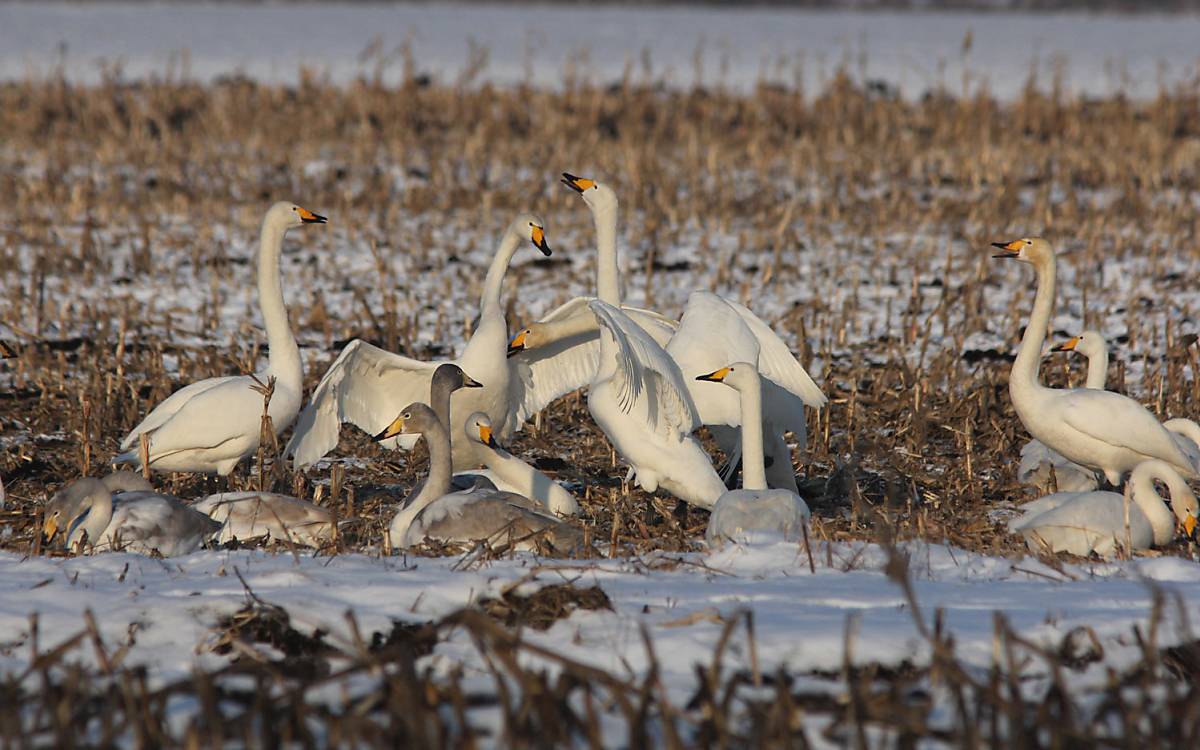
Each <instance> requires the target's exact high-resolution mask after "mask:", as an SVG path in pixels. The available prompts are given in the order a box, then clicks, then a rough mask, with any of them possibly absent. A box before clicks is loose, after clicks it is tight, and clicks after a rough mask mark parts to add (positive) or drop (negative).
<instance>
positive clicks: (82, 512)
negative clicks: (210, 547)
mask: <svg viewBox="0 0 1200 750" xmlns="http://www.w3.org/2000/svg"><path fill="white" fill-rule="evenodd" d="M118 492H119V493H120V494H118V495H116V497H115V498H114V497H113V494H114V493H118ZM44 519H45V520H44V521H43V522H42V533H43V535H44V536H45V537H46V539H47V540H48V541H53V540H54V537H55V536H56V535H57V534H58V532H59V531H64V532H65V536H66V543H67V546H68V547H69V548H75V547H77V546H79V545H80V544H83V545H84V546H85V547H86V548H87V549H88V550H89V551H104V550H125V551H129V552H137V553H140V554H143V555H149V554H154V553H158V554H160V555H162V556H163V557H174V556H177V555H186V554H188V553H189V552H194V551H195V550H197V549H199V547H200V545H202V544H203V543H204V542H205V540H207V539H208V538H209V537H211V536H212V535H213V534H214V533H216V532H217V530H218V529H219V528H220V525H219V524H218V523H217V522H216V521H213V520H212V519H211V518H209V517H208V516H206V515H204V514H203V513H198V512H196V511H195V510H192V509H191V508H189V507H188V506H187V505H185V504H184V503H183V501H181V500H180V499H179V498H176V497H171V496H170V495H161V494H159V493H157V492H155V491H154V488H153V487H151V486H150V483H149V482H147V481H146V480H145V479H144V478H143V477H142V476H141V475H139V474H134V473H133V472H129V471H121V472H116V473H114V474H110V475H108V476H107V477H105V478H104V479H93V478H90V477H85V478H83V479H79V480H76V481H75V482H72V483H71V484H69V485H67V486H66V487H65V488H63V489H62V490H59V492H58V493H57V494H56V495H55V496H54V498H53V499H52V500H51V501H50V502H49V503H48V504H47V505H46V510H45V514H44Z"/></svg>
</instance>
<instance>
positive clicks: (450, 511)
mask: <svg viewBox="0 0 1200 750" xmlns="http://www.w3.org/2000/svg"><path fill="white" fill-rule="evenodd" d="M401 434H419V435H420V436H421V437H424V438H425V442H426V444H427V445H428V446H429V476H428V478H426V480H425V482H424V484H423V485H422V486H421V487H420V490H419V491H417V492H414V493H413V494H412V495H411V496H410V497H409V498H408V500H407V501H406V502H405V504H404V507H403V508H401V509H400V511H399V512H398V513H397V514H396V515H395V517H394V518H392V522H391V525H390V526H389V528H388V539H389V541H390V543H391V545H392V546H393V547H395V548H400V549H406V548H409V547H414V546H416V545H418V544H420V543H421V541H422V540H424V539H425V538H430V539H435V540H438V541H441V542H447V543H458V544H469V543H471V542H474V541H476V540H480V539H486V540H489V541H490V542H492V543H493V544H498V543H504V542H509V541H512V542H514V543H515V545H516V548H517V549H534V548H536V546H537V541H536V538H537V537H540V538H542V539H544V540H545V541H547V542H549V543H550V545H552V546H553V547H554V548H555V549H557V550H569V549H573V548H577V547H580V546H582V543H583V534H582V533H581V532H580V531H579V530H578V529H576V528H574V527H572V526H570V525H568V524H565V523H563V522H562V521H559V520H558V519H557V518H555V517H553V516H551V515H549V514H547V513H544V512H542V511H540V510H537V509H536V508H537V505H536V504H535V503H534V502H533V501H531V500H529V499H528V498H525V497H522V496H520V495H516V494H514V493H511V492H503V491H500V490H489V489H484V488H480V487H475V488H472V489H469V490H461V491H458V492H451V491H450V473H451V472H450V436H449V435H447V434H446V430H445V429H444V428H443V427H442V424H441V421H440V420H439V419H438V417H437V415H436V414H434V413H433V410H432V409H430V408H429V407H428V406H426V405H425V404H423V403H412V404H409V405H408V406H406V407H405V408H404V410H403V411H402V412H401V413H400V416H398V417H396V418H395V419H394V420H393V421H392V423H391V424H389V425H388V426H387V427H386V428H385V429H384V430H383V431H382V432H381V433H380V434H379V435H378V436H377V438H378V439H387V438H390V437H394V436H395V435H401Z"/></svg>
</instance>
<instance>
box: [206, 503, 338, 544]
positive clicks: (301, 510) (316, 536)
mask: <svg viewBox="0 0 1200 750" xmlns="http://www.w3.org/2000/svg"><path fill="white" fill-rule="evenodd" d="M192 507H193V508H195V509H196V510H197V511H199V512H201V513H203V514H205V515H207V516H209V517H210V518H212V519H213V520H214V521H217V522H218V523H220V524H221V530H220V533H218V534H217V536H216V537H215V540H216V541H217V542H220V543H225V542H228V541H231V540H233V539H237V540H239V541H246V540H249V539H257V538H259V537H266V538H267V539H268V540H273V541H277V542H282V543H284V544H289V543H290V544H299V545H303V546H305V547H322V546H324V545H326V544H329V543H330V542H332V541H333V540H334V538H335V536H336V532H337V526H336V523H335V521H334V516H333V511H331V510H329V509H328V508H322V507H321V506H319V505H315V504H313V503H310V502H308V501H307V500H301V499H299V498H295V497H292V496H290V495H280V494H277V493H275V492H222V493H219V494H216V495H209V496H208V497H206V498H204V499H203V500H201V501H199V502H198V503H196V504H195V505H193V506H192Z"/></svg>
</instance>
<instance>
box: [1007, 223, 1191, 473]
mask: <svg viewBox="0 0 1200 750" xmlns="http://www.w3.org/2000/svg"><path fill="white" fill-rule="evenodd" d="M994 244H995V246H996V247H999V248H1001V249H1003V250H1004V252H1003V253H1000V254H997V255H996V256H995V257H997V258H1014V259H1016V260H1019V261H1021V262H1023V263H1029V264H1031V265H1032V266H1033V268H1034V270H1035V271H1036V272H1037V279H1038V282H1037V294H1036V296H1035V297H1034V303H1033V312H1032V313H1031V314H1030V318H1029V324H1028V325H1027V326H1026V327H1025V335H1024V337H1023V338H1022V339H1021V348H1020V350H1019V351H1018V352H1017V358H1016V360H1015V361H1014V362H1013V366H1012V371H1011V373H1010V375H1009V380H1008V391H1009V395H1010V396H1011V398H1012V402H1013V407H1014V408H1015V409H1016V412H1017V416H1018V417H1019V418H1020V419H1021V423H1022V424H1024V425H1025V429H1027V430H1029V433H1030V434H1031V435H1032V436H1033V437H1035V438H1037V439H1038V440H1040V441H1042V442H1043V443H1045V444H1046V445H1047V446H1048V447H1050V448H1052V449H1054V450H1056V451H1058V452H1059V453H1061V454H1062V455H1064V456H1066V457H1067V458H1068V459H1069V460H1071V461H1074V462H1075V463H1077V464H1081V465H1083V466H1087V467H1090V468H1094V469H1099V470H1101V471H1103V472H1104V474H1105V476H1106V477H1107V478H1108V481H1109V482H1110V483H1112V484H1114V485H1115V484H1118V483H1119V482H1120V481H1121V477H1122V475H1124V474H1125V473H1126V472H1129V471H1132V470H1133V468H1134V467H1135V466H1137V465H1138V464H1139V463H1141V462H1142V461H1145V460H1147V459H1151V458H1159V459H1162V460H1164V461H1166V462H1167V463H1169V464H1170V465H1171V466H1173V467H1174V468H1175V469H1176V470H1178V471H1179V472H1180V473H1182V474H1183V475H1184V476H1187V477H1194V476H1196V475H1197V473H1196V469H1195V468H1193V467H1192V466H1191V463H1190V462H1189V461H1188V459H1187V456H1186V455H1184V453H1183V452H1182V451H1181V450H1180V449H1179V446H1177V445H1176V444H1175V441H1174V440H1173V439H1172V438H1171V435H1170V433H1168V432H1167V430H1166V429H1165V428H1164V427H1163V426H1162V425H1161V424H1159V422H1158V420H1157V419H1155V418H1154V415H1153V414H1151V413H1150V412H1149V411H1147V410H1146V408H1145V407H1143V406H1142V405H1141V404H1139V403H1138V402H1136V401H1134V400H1133V399H1131V398H1128V397H1126V396H1122V395H1121V394H1118V393H1113V392H1112V391H1103V390H1092V389H1088V388H1073V389H1056V388H1047V387H1046V386H1044V385H1042V384H1041V383H1040V382H1039V381H1038V363H1039V361H1040V360H1041V349H1042V342H1043V341H1044V340H1045V337H1046V324H1047V323H1048V322H1049V320H1050V315H1051V314H1052V313H1053V312H1054V285H1055V271H1056V269H1055V258H1054V249H1053V248H1051V246H1050V243H1048V242H1046V241H1045V240H1043V239H1041V238H1025V239H1020V240H1014V241H1013V242H1007V243H994Z"/></svg>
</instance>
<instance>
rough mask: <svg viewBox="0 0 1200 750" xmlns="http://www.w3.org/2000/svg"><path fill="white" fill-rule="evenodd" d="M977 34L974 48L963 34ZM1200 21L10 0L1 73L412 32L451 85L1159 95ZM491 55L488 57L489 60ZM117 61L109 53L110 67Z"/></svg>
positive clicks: (323, 65) (266, 61)
mask: <svg viewBox="0 0 1200 750" xmlns="http://www.w3.org/2000/svg"><path fill="white" fill-rule="evenodd" d="M968 38H970V39H972V40H973V43H972V44H970V45H969V49H966V50H965V51H964V47H965V45H964V41H965V40H967V39H968ZM1196 39H1200V17H1198V16H1194V15H1179V16H1160V15H1154V14H1139V15H1095V14H1083V13H1071V14H1028V13H974V14H973V13H934V12H921V13H895V12H872V13H856V12H850V11H813V10H786V9H767V8H754V9H744V8H735V7H725V8H712V7H691V8H689V7H675V6H672V7H640V8H630V7H622V6H602V7H574V6H566V7H551V6H548V5H528V6H524V5H510V4H503V5H499V4H498V5H470V4H459V3H454V4H448V5H438V4H428V5H427V4H423V3H412V4H409V3H401V4H395V5H392V4H378V5H377V4H366V3H364V4H345V3H333V4H318V3H313V4H306V3H300V4H292V3H286V4H271V3H253V4H246V5H239V4H237V3H214V4H204V3H198V4H197V3H165V4H161V5H160V4H146V3H138V4H133V3H126V4H122V3H86V4H73V3H4V4H2V5H0V78H7V79H13V78H21V77H23V76H25V75H26V74H28V73H30V72H40V73H43V74H44V73H47V72H49V71H50V70H51V69H52V68H54V67H55V66H56V65H58V64H60V63H61V64H62V66H63V69H64V71H65V72H66V73H67V75H68V76H69V77H71V78H73V79H78V80H83V81H94V80H96V79H97V78H98V77H99V75H100V73H101V71H102V70H104V69H105V68H106V67H111V66H120V68H121V69H122V70H123V72H124V73H125V74H126V75H127V76H134V77H138V76H145V75H151V74H159V75H162V74H165V73H166V72H167V71H168V70H173V71H174V72H175V73H176V74H179V73H184V74H189V75H191V76H195V77H197V78H199V79H202V80H208V79H211V78H214V77H216V76H220V75H225V74H231V73H235V72H240V73H244V74H246V75H249V76H252V77H255V78H259V79H264V80H272V81H294V80H296V78H297V76H298V72H299V67H300V66H301V65H306V66H309V67H310V68H312V69H314V70H315V71H317V72H319V73H325V74H328V75H329V76H331V77H332V78H333V79H334V80H337V81H346V80H349V79H352V78H354V77H356V76H358V75H362V74H368V75H369V74H371V73H372V72H373V70H374V68H375V63H376V61H377V59H378V58H371V59H367V60H365V61H364V59H363V57H362V53H363V52H364V50H365V49H366V48H367V46H368V44H369V43H371V42H372V41H373V40H378V41H379V43H380V45H379V47H378V49H379V50H380V51H381V52H382V53H383V54H384V55H385V56H390V59H391V60H392V64H391V65H390V67H389V68H388V70H387V74H388V76H390V77H392V78H393V79H394V78H395V77H396V76H399V75H400V66H399V64H397V63H396V59H397V58H396V56H394V55H393V53H394V51H395V50H396V49H397V47H398V45H401V44H402V43H406V42H407V43H408V44H410V45H411V50H412V54H413V56H414V58H415V60H416V61H417V67H418V72H421V73H428V74H431V75H433V76H434V77H435V78H437V79H439V80H442V81H447V82H453V81H454V80H456V79H457V78H458V76H460V75H461V74H462V73H463V71H465V70H467V69H468V68H469V67H472V63H471V61H472V60H475V61H484V62H486V65H485V67H484V68H483V69H482V71H481V76H480V78H482V79H486V80H491V81H495V82H499V83H503V84H512V83H516V82H521V81H531V82H534V83H537V84H541V85H558V84H559V83H561V81H562V75H563V73H564V71H566V70H568V69H571V70H573V71H574V73H575V74H577V75H579V76H582V77H585V78H588V79H591V80H594V81H598V82H602V83H603V82H608V81H611V80H616V79H619V78H621V77H622V75H623V74H624V73H625V72H626V71H629V72H630V73H631V74H632V75H633V76H634V78H635V80H638V79H640V78H642V77H643V76H645V70H646V65H647V64H648V65H649V66H650V69H651V70H652V71H653V75H652V76H651V77H653V78H655V79H657V78H659V77H663V78H665V79H666V80H667V81H669V82H671V83H674V84H677V85H691V84H692V83H694V82H697V81H700V82H703V83H705V84H708V85H712V84H718V83H719V84H725V85H729V86H734V87H738V88H743V89H744V88H748V87H750V86H752V85H753V84H754V83H755V82H756V81H758V80H763V79H766V80H771V81H780V82H786V83H792V82H795V81H796V80H799V81H801V82H803V84H804V85H805V87H806V88H807V90H809V91H814V90H816V89H817V88H819V85H820V83H821V82H823V81H826V80H828V78H829V77H830V75H831V74H832V73H833V72H834V71H835V70H837V69H838V68H841V67H844V68H846V69H847V70H848V72H850V73H851V74H852V75H854V76H856V77H859V78H861V79H874V80H880V81H885V82H887V83H889V84H891V85H893V86H896V87H898V88H899V90H900V91H902V92H903V93H904V94H905V95H907V96H919V95H920V94H922V93H923V92H925V91H928V90H929V89H930V88H933V87H936V86H939V85H944V86H946V87H947V88H948V89H949V90H951V91H953V92H956V93H958V92H961V91H962V90H963V88H964V84H965V85H966V86H967V87H968V88H969V89H971V90H974V89H975V88H976V87H978V86H979V85H980V84H984V83H986V84H987V85H988V86H989V87H990V88H991V90H992V91H993V92H995V93H996V94H998V95H1000V96H1003V97H1008V96H1012V95H1014V94H1016V93H1017V92H1019V91H1020V90H1021V88H1022V87H1023V86H1024V85H1025V82H1026V80H1027V79H1028V77H1029V75H1030V72H1031V71H1037V74H1038V76H1039V79H1040V81H1041V82H1042V83H1043V84H1047V83H1048V82H1049V81H1050V80H1051V79H1052V77H1053V76H1054V75H1055V73H1056V72H1061V73H1062V75H1063V83H1064V84H1065V86H1066V89H1067V91H1068V92H1074V93H1079V94H1088V95H1096V96H1098V95H1106V94H1111V93H1114V92H1116V91H1126V92H1128V93H1130V94H1132V95H1137V96H1152V95H1154V94H1155V93H1157V91H1158V87H1159V86H1160V85H1161V84H1170V83H1172V82H1175V81H1180V80H1187V79H1188V78H1189V77H1190V76H1192V75H1194V74H1195V72H1196V69H1197V67H1196V66H1197V60H1198V52H1197V46H1196ZM479 53H483V55H484V57H483V58H480V57H477V56H476V55H478V54H479ZM98 63H104V64H98Z"/></svg>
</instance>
